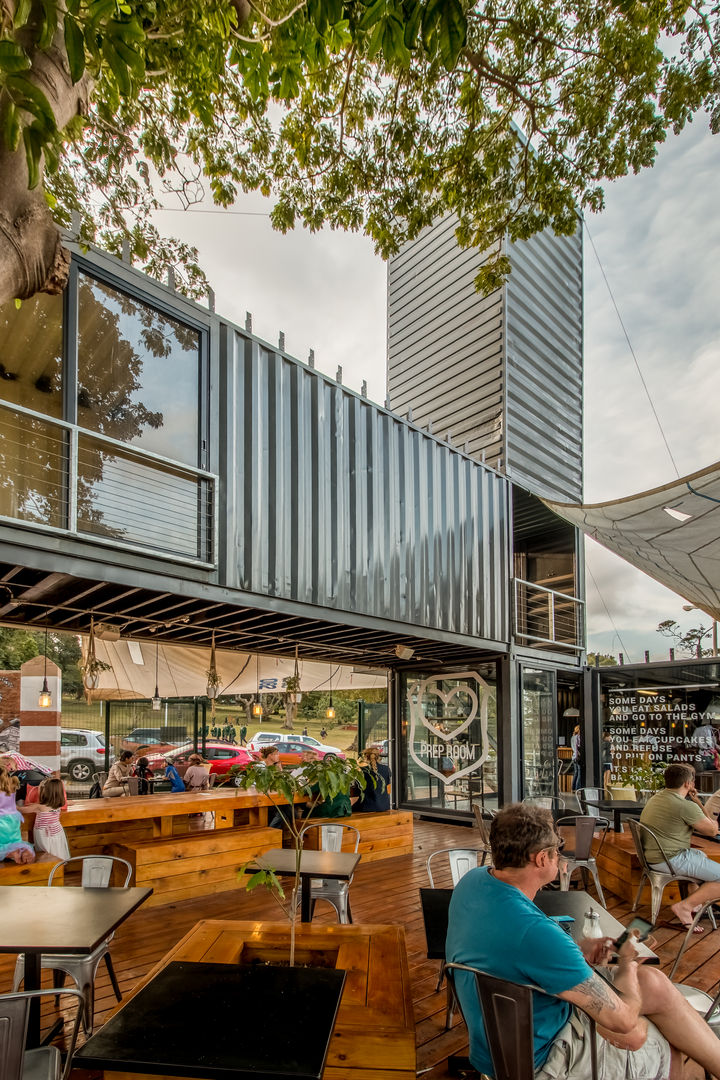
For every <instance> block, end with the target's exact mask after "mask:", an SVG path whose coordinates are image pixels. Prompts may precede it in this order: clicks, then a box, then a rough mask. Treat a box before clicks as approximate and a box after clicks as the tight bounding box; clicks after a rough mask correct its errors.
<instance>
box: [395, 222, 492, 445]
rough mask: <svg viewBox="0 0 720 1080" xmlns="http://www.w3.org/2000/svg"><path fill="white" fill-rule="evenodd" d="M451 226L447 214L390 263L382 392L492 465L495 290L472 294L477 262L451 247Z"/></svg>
mask: <svg viewBox="0 0 720 1080" xmlns="http://www.w3.org/2000/svg"><path fill="white" fill-rule="evenodd" d="M455 224H456V221H455V218H454V217H452V216H450V215H448V216H447V217H445V218H443V219H442V220H441V221H438V222H437V223H436V224H435V225H433V226H432V227H430V228H428V229H425V230H424V232H423V233H422V234H421V235H420V236H419V237H418V239H417V240H414V241H412V243H409V244H406V245H405V247H404V248H403V249H402V251H401V252H400V253H399V254H398V255H397V256H396V257H395V258H393V259H392V260H391V261H390V264H389V267H388V382H387V386H388V396H389V398H390V403H391V405H392V408H393V409H395V410H396V411H398V412H400V413H403V414H405V413H406V412H407V408H408V406H412V411H413V420H414V421H415V423H417V424H420V425H422V426H426V425H427V424H428V423H429V422H430V423H432V429H433V431H434V432H435V433H436V434H439V435H441V436H442V437H445V435H446V434H447V432H450V434H451V436H452V441H453V443H455V445H457V446H465V444H466V443H467V448H468V451H469V453H471V454H472V455H473V456H474V457H476V458H478V459H480V458H481V457H482V453H483V451H484V452H485V460H486V461H487V462H489V463H490V464H492V465H494V464H496V462H497V461H498V460H499V459H500V458H502V457H503V427H504V401H503V336H504V326H503V304H502V291H501V290H498V291H497V292H495V293H492V294H491V295H490V296H487V297H483V296H480V295H479V294H478V293H477V292H476V291H475V287H474V285H473V279H474V277H475V275H476V274H477V272H478V269H479V267H480V265H481V262H482V260H481V258H480V257H479V256H478V253H477V252H476V251H474V250H469V249H463V248H460V247H458V245H457V241H456V240H455Z"/></svg>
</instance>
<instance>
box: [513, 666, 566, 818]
mask: <svg viewBox="0 0 720 1080" xmlns="http://www.w3.org/2000/svg"><path fill="white" fill-rule="evenodd" d="M521 686H522V690H521V694H522V700H521V713H522V741H523V795H524V796H525V797H526V798H530V797H533V798H535V797H538V796H543V795H546V796H547V795H557V764H556V752H555V743H556V738H555V672H554V671H545V670H543V669H542V668H523V670H522V684H521Z"/></svg>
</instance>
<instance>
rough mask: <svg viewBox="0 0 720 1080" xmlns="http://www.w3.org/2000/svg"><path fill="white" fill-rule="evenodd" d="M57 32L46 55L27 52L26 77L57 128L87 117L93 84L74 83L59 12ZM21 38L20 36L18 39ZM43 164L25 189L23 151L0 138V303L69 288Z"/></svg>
mask: <svg viewBox="0 0 720 1080" xmlns="http://www.w3.org/2000/svg"><path fill="white" fill-rule="evenodd" d="M58 19H59V23H58V27H59V28H58V31H57V33H56V35H55V39H54V40H53V43H52V45H51V46H50V48H49V49H48V50H47V51H46V52H41V51H39V50H35V51H34V52H32V53H31V54H30V56H31V62H32V66H31V68H30V70H29V71H28V73H27V74H28V78H29V79H30V81H31V82H33V83H34V84H35V85H36V86H37V87H38V88H39V89H40V90H42V92H43V93H44V94H45V96H46V98H47V100H48V102H49V104H50V107H51V109H52V111H53V114H54V116H55V122H56V124H57V126H58V129H60V130H62V129H63V128H64V127H65V126H66V124H68V122H69V121H70V120H71V119H72V117H73V116H77V115H78V114H79V113H82V114H84V113H86V112H87V108H88V100H89V96H90V92H91V89H92V83H91V80H90V78H89V77H88V76H83V78H82V79H81V80H80V82H78V83H76V84H75V86H73V84H72V80H71V78H70V72H69V69H68V63H67V55H66V53H65V39H64V35H63V31H62V12H59V14H58ZM18 37H19V39H20V37H21V35H19V36H18ZM43 169H44V162H42V161H41V163H40V182H39V184H38V186H37V187H36V188H34V189H33V190H32V191H31V190H30V189H29V188H28V171H27V163H26V160H25V147H24V144H23V142H22V140H21V142H20V146H19V147H18V149H17V150H15V151H11V150H8V149H7V147H6V146H5V144H4V142H3V140H2V139H1V138H0V188H1V190H2V202H1V204H0V304H2V303H5V302H7V301H8V300H13V299H15V298H17V299H20V300H26V299H28V298H29V297H31V296H33V295H34V294H35V293H37V292H46V293H51V294H56V293H59V292H62V290H63V289H64V288H65V285H66V284H67V279H68V271H69V268H70V253H69V251H67V249H66V248H64V247H63V246H62V242H61V239H60V232H59V230H58V227H57V225H56V224H55V222H54V221H53V218H52V214H51V213H50V210H49V208H48V205H47V203H46V201H45V196H44V193H43V186H42V182H43Z"/></svg>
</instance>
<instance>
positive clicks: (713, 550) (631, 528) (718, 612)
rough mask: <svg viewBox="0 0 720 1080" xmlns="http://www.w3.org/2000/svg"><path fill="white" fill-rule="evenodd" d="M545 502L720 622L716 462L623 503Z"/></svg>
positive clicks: (719, 518) (719, 515)
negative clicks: (575, 503)
mask: <svg viewBox="0 0 720 1080" xmlns="http://www.w3.org/2000/svg"><path fill="white" fill-rule="evenodd" d="M544 501H545V503H546V505H547V506H548V507H549V508H550V509H551V510H552V511H554V513H556V514H558V515H559V516H560V517H562V518H564V519H565V520H566V521H569V522H570V523H571V524H572V525H576V526H577V527H578V528H579V529H582V531H583V532H584V533H586V534H587V535H588V536H591V537H592V538H593V540H597V542H598V543H599V544H602V545H603V546H604V547H606V548H609V549H610V551H614V552H615V553H616V554H617V555H619V556H620V557H621V558H622V559H625V561H626V562H629V563H632V565H633V566H637V568H638V569H639V570H642V571H644V573H646V574H648V575H649V576H650V577H651V578H654V579H655V581H659V582H660V583H661V584H663V585H666V586H667V587H668V588H669V589H672V591H673V592H676V593H679V595H680V596H683V597H685V599H686V600H687V601H688V602H689V603H690V604H693V605H694V606H695V607H698V608H701V609H702V610H703V611H704V612H706V613H707V614H708V615H709V616H710V618H711V619H717V620H720V462H717V463H716V464H714V465H710V466H708V468H706V469H702V470H701V471H700V472H696V473H693V474H692V475H691V476H686V477H683V478H682V479H681V480H675V481H673V483H671V484H664V485H663V486H662V487H658V488H653V489H652V490H651V491H644V492H642V493H641V494H639V495H630V496H629V497H628V498H625V499H617V500H614V501H611V502H603V503H590V504H587V505H584V506H578V505H574V504H572V503H557V502H549V501H548V500H544Z"/></svg>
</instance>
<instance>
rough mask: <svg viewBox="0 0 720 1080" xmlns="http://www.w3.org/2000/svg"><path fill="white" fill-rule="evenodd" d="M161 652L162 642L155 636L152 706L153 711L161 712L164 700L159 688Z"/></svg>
mask: <svg viewBox="0 0 720 1080" xmlns="http://www.w3.org/2000/svg"><path fill="white" fill-rule="evenodd" d="M159 653H160V642H159V641H158V639H157V638H155V693H154V694H153V699H152V707H153V712H160V710H161V709H162V700H161V698H160V692H159V690H158V656H159Z"/></svg>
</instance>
